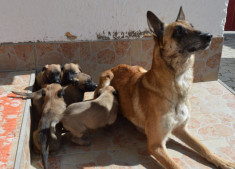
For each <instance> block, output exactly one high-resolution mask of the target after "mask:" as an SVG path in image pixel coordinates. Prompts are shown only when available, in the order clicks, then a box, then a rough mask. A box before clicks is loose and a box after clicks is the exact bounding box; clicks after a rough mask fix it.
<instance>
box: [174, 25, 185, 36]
mask: <svg viewBox="0 0 235 169" xmlns="http://www.w3.org/2000/svg"><path fill="white" fill-rule="evenodd" d="M186 33H187V30H186V29H185V28H184V27H182V26H176V27H175V29H174V33H173V36H182V35H184V34H186Z"/></svg>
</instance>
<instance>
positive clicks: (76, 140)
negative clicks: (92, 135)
mask: <svg viewBox="0 0 235 169" xmlns="http://www.w3.org/2000/svg"><path fill="white" fill-rule="evenodd" d="M72 142H74V143H75V144H78V145H81V146H89V145H90V144H91V140H90V139H84V138H78V137H73V138H72Z"/></svg>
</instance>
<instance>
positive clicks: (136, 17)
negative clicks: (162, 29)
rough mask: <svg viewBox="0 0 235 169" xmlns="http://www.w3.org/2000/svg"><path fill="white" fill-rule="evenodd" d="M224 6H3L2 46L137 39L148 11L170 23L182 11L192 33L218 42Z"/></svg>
mask: <svg viewBox="0 0 235 169" xmlns="http://www.w3.org/2000/svg"><path fill="white" fill-rule="evenodd" d="M227 3H228V0H206V1H205V0H190V1H189V0H144V1H143V0H135V1H133V0H76V1H75V0H40V1H33V0H20V1H19V0H10V1H9V0H1V1H0V23H1V24H0V43H2V42H27V41H33V42H34V41H70V40H69V39H67V38H66V36H65V33H66V32H70V33H71V34H72V35H75V36H77V38H76V39H75V41H79V40H97V39H101V38H103V37H102V36H103V35H105V37H106V38H107V37H108V38H111V39H113V38H120V37H121V38H136V37H139V36H140V35H142V34H143V33H144V32H143V31H145V30H147V22H146V11H147V10H151V11H153V12H154V13H155V14H157V16H158V17H159V18H161V19H162V20H163V21H165V22H172V21H174V20H175V18H176V16H177V13H178V10H179V7H180V6H181V5H182V6H183V10H184V12H185V14H186V18H187V20H189V21H190V22H191V23H193V25H194V26H195V28H198V29H201V30H204V31H207V32H210V33H212V34H213V35H214V36H222V33H223V28H224V21H225V17H226V7H227ZM138 31H139V32H138ZM116 32H117V33H118V34H116ZM121 32H122V34H121ZM128 32H129V34H128ZM136 32H137V33H136ZM98 35H100V36H98ZM123 35H125V36H123Z"/></svg>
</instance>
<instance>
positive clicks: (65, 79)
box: [61, 63, 82, 86]
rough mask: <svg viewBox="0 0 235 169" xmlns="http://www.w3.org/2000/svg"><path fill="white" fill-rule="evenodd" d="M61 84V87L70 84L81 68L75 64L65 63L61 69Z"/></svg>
mask: <svg viewBox="0 0 235 169" xmlns="http://www.w3.org/2000/svg"><path fill="white" fill-rule="evenodd" d="M61 70H62V75H61V84H62V85H63V86H65V85H68V84H71V83H72V82H73V79H74V78H75V77H77V75H78V74H79V73H80V72H82V69H81V67H80V66H79V64H77V63H66V64H65V65H64V66H63V67H62V68H61Z"/></svg>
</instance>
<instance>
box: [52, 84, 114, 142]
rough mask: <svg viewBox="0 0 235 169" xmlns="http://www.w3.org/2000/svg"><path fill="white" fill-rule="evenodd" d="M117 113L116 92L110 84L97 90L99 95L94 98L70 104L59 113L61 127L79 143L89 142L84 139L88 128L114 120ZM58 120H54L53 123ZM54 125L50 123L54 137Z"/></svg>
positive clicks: (101, 125) (111, 122)
mask: <svg viewBox="0 0 235 169" xmlns="http://www.w3.org/2000/svg"><path fill="white" fill-rule="evenodd" d="M117 113H118V99H117V92H116V91H115V89H114V88H113V87H112V86H105V87H103V88H101V89H100V90H99V97H98V98H96V99H94V100H88V101H85V102H79V103H74V104H71V105H70V106H68V107H67V108H66V110H65V111H64V113H63V114H61V117H60V119H61V122H62V124H63V127H64V128H65V129H67V130H69V131H70V132H71V133H72V135H73V138H72V141H73V142H74V143H76V144H79V145H88V144H90V139H84V137H83V136H84V134H86V132H87V131H88V130H95V129H98V128H101V127H104V126H106V125H111V124H113V123H114V122H115V120H116V118H117ZM58 122H60V120H58V121H57V122H56V121H55V124H56V123H58ZM55 131H56V130H55V125H51V136H52V137H53V138H56V137H57V136H56V134H55Z"/></svg>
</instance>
